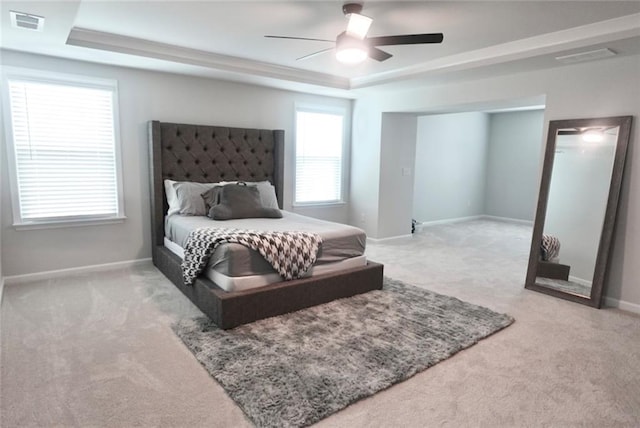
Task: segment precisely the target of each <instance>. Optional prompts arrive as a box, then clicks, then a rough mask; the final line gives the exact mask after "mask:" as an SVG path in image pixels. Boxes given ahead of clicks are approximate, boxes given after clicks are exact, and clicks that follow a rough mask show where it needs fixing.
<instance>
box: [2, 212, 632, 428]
mask: <svg viewBox="0 0 640 428" xmlns="http://www.w3.org/2000/svg"><path fill="white" fill-rule="evenodd" d="M529 239H530V229H529V228H527V227H525V226H520V225H511V224H506V223H498V222H489V221H473V222H467V223H462V224H456V225H441V226H435V227H431V228H428V229H426V230H424V231H422V232H421V233H420V234H419V235H418V236H415V237H413V238H411V239H407V240H406V242H404V243H394V244H385V245H382V244H377V245H371V246H370V247H369V249H368V251H367V253H368V256H369V257H370V258H371V259H372V260H376V261H380V262H382V263H384V264H385V274H386V275H387V276H390V277H393V278H397V279H400V280H403V281H406V282H409V283H412V284H414V285H418V286H421V287H425V288H428V289H430V290H432V291H435V292H438V293H442V294H448V295H451V296H455V297H458V298H460V299H463V300H466V301H468V302H471V303H475V304H479V305H483V306H486V307H488V308H491V309H493V310H495V311H498V312H506V313H509V314H511V315H513V316H514V317H515V318H516V320H517V321H516V323H515V324H513V325H512V326H511V327H510V328H508V329H506V330H505V331H503V332H501V333H500V334H498V335H495V336H492V337H490V338H489V339H487V340H484V341H482V342H480V343H479V344H477V345H476V346H474V347H472V348H470V349H467V350H465V351H462V352H460V353H459V354H457V355H456V356H454V357H453V358H450V359H448V360H446V361H444V362H442V363H440V364H438V365H436V366H434V367H432V368H430V369H429V370H427V371H425V372H423V373H420V374H418V375H416V376H414V377H412V378H411V379H409V380H407V381H405V382H403V383H401V384H397V385H395V386H393V387H391V388H389V389H388V390H385V391H382V392H380V393H378V394H376V395H374V396H372V397H370V398H367V399H365V400H362V401H360V402H358V403H356V404H354V405H352V406H349V407H348V408H346V409H345V410H343V411H341V412H339V413H337V414H335V415H332V416H330V417H329V418H327V419H325V420H323V421H321V422H320V423H319V424H318V426H322V427H329V426H339V427H354V426H356V427H365V426H366V427H388V426H404V427H423V426H442V425H445V426H453V427H458V426H487V427H489V426H491V427H495V426H505V427H514V426H517V427H520V426H562V427H566V426H593V427H609V426H621V427H634V426H640V317H637V316H634V315H629V314H625V313H623V312H621V311H618V310H613V309H604V310H595V309H592V308H588V307H586V306H581V305H577V304H574V303H571V302H567V301H563V300H559V299H555V298H553V297H550V296H546V295H543V294H539V293H536V292H533V291H529V290H525V289H524V288H523V287H522V284H523V281H524V276H525V272H526V264H527V256H528V255H527V252H528V249H529ZM196 314H197V310H196V309H195V308H194V307H193V306H192V305H191V304H190V303H189V302H188V300H186V298H184V297H182V295H181V294H180V293H179V291H178V290H177V289H175V288H174V287H173V285H171V284H170V283H169V281H168V280H166V279H165V278H164V277H163V276H162V275H161V274H160V273H159V272H158V271H157V270H155V269H154V268H153V267H150V266H144V267H138V268H133V269H127V270H120V271H112V272H108V273H100V274H97V275H91V276H89V275H79V276H74V277H69V278H64V279H55V280H50V281H39V282H34V283H32V284H22V285H14V286H6V287H5V293H4V299H3V303H2V309H1V314H0V315H1V316H2V319H1V322H0V326H1V329H2V330H1V335H2V338H1V344H2V348H1V354H0V366H1V367H0V370H1V377H0V382H1V384H0V394H1V395H0V426H2V427H5V426H6V427H14V426H53V425H56V426H196V427H200V426H208V427H230V426H233V427H242V426H250V425H249V423H248V421H247V420H246V419H245V417H244V415H243V414H242V412H241V410H240V409H239V408H238V407H236V406H235V405H234V403H233V401H231V399H229V398H228V397H227V396H226V395H225V393H224V391H223V390H222V388H221V387H220V386H219V385H217V384H216V383H215V382H214V381H213V380H212V379H211V378H210V377H209V375H208V374H207V373H206V371H205V370H204V369H203V368H202V367H201V366H200V364H199V363H198V362H197V361H196V360H195V358H194V357H193V355H191V353H190V352H189V351H188V350H187V349H186V347H185V346H184V345H183V344H182V342H181V341H180V340H179V339H178V338H177V337H176V336H175V334H174V333H173V331H172V330H171V328H170V324H171V323H172V322H173V321H174V320H176V319H179V318H181V317H185V316H190V317H191V316H194V315H196Z"/></svg>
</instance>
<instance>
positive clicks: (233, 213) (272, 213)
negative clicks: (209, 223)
mask: <svg viewBox="0 0 640 428" xmlns="http://www.w3.org/2000/svg"><path fill="white" fill-rule="evenodd" d="M211 193H212V194H210V195H207V198H208V199H209V200H210V201H212V202H213V203H214V205H212V206H211V208H210V209H209V213H208V214H207V215H208V216H209V217H210V218H212V219H214V220H231V219H237V218H258V217H262V218H282V213H281V212H280V210H279V209H277V208H267V207H264V206H263V205H262V203H261V201H260V192H259V191H258V187H257V186H247V185H246V184H244V183H238V184H227V185H225V186H221V187H220V188H219V189H217V192H211ZM202 199H203V202H204V200H205V196H204V195H203V197H202ZM215 202H217V203H215Z"/></svg>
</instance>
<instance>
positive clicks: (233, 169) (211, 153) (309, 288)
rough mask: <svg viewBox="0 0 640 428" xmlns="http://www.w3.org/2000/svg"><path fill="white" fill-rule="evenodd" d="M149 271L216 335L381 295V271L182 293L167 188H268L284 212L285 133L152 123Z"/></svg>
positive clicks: (207, 286) (370, 268)
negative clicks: (168, 223) (188, 184)
mask: <svg viewBox="0 0 640 428" xmlns="http://www.w3.org/2000/svg"><path fill="white" fill-rule="evenodd" d="M149 149H150V159H151V167H150V175H151V225H152V245H153V253H152V257H153V264H154V265H155V266H156V267H157V268H158V269H160V271H161V272H162V273H164V274H165V275H166V276H167V278H169V279H170V280H171V281H172V282H173V283H174V284H175V285H176V287H178V288H179V289H180V291H182V293H184V294H185V295H186V296H187V297H188V298H189V299H190V300H191V301H192V302H193V303H194V304H195V305H196V306H197V307H198V308H200V310H202V312H204V313H205V314H206V315H207V316H208V317H209V318H211V320H212V321H213V322H215V323H216V324H217V325H218V326H219V327H220V328H223V329H229V328H233V327H236V326H239V325H241V324H246V323H249V322H253V321H256V320H259V319H263V318H268V317H272V316H276V315H281V314H284V313H287V312H293V311H296V310H299V309H303V308H308V307H310V306H315V305H319V304H322V303H327V302H330V301H332V300H335V299H338V298H343V297H350V296H353V295H356V294H360V293H365V292H367V291H371V290H378V289H381V288H382V271H383V267H382V265H381V264H378V263H373V262H368V263H367V265H366V266H362V267H358V268H354V269H349V270H345V271H341V272H339V273H330V274H325V275H318V276H314V277H311V278H304V279H298V280H293V281H283V282H279V283H276V284H270V285H267V286H264V287H259V288H256V289H252V290H247V291H237V292H228V291H225V290H223V289H221V288H220V287H218V286H217V285H216V284H215V283H213V282H212V281H211V280H209V279H208V278H205V277H199V278H197V279H196V281H195V284H194V285H193V286H187V285H185V284H184V281H183V279H182V269H181V267H180V265H181V260H180V258H179V257H178V256H177V255H175V254H174V253H172V252H171V251H170V250H169V249H168V248H166V247H165V246H164V236H165V233H164V216H165V213H166V212H167V209H168V205H167V200H166V197H165V195H164V180H165V179H170V180H176V181H196V182H208V183H212V182H219V181H233V180H242V181H263V180H268V181H270V182H271V183H272V184H273V185H274V187H275V188H276V195H277V198H278V204H279V206H280V208H282V189H283V165H284V131H283V130H264V129H245V128H228V127H220V126H202V125H187V124H176V123H163V122H158V121H151V122H149Z"/></svg>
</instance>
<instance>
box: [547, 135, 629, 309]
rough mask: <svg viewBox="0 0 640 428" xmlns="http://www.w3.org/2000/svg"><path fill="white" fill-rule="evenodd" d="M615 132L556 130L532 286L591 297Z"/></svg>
mask: <svg viewBox="0 0 640 428" xmlns="http://www.w3.org/2000/svg"><path fill="white" fill-rule="evenodd" d="M619 129H620V128H619V126H591V127H586V128H564V129H559V130H558V131H557V133H556V136H555V154H554V157H553V167H552V172H551V181H550V185H549V194H548V199H547V208H546V215H545V222H544V228H543V235H542V242H541V245H540V254H539V257H538V268H537V270H536V280H535V281H536V283H537V284H539V285H543V286H546V287H550V288H554V289H557V290H559V291H563V292H567V293H571V294H575V295H579V296H584V297H587V298H588V297H589V296H591V286H592V279H593V277H594V271H595V266H596V260H597V256H598V247H599V244H600V236H601V233H602V229H603V224H604V219H605V213H606V210H607V201H608V198H609V186H610V183H611V176H612V172H613V165H614V159H615V153H616V146H617V141H618V135H619Z"/></svg>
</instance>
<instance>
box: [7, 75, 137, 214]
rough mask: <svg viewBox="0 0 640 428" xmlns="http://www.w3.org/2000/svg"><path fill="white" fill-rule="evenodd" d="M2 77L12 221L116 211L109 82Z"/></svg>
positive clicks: (113, 93)
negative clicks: (6, 115)
mask: <svg viewBox="0 0 640 428" xmlns="http://www.w3.org/2000/svg"><path fill="white" fill-rule="evenodd" d="M4 83H5V85H6V90H4V91H3V92H5V93H6V96H5V111H8V118H9V120H8V121H7V123H8V124H9V125H10V126H8V127H7V128H8V129H7V134H8V135H7V141H8V144H7V147H8V152H9V156H8V157H9V165H10V170H11V173H12V174H11V179H12V181H11V184H12V201H13V212H14V223H15V225H16V226H20V225H39V224H48V223H69V222H77V221H104V220H111V219H122V218H124V212H123V206H122V205H123V204H122V197H121V194H122V192H121V180H120V161H119V150H118V136H117V129H118V128H117V123H116V118H117V114H116V112H117V86H116V82H114V81H104V80H99V81H98V80H95V79H91V80H89V79H86V78H78V77H70V76H61V75H50V74H43V73H40V72H35V71H29V70H17V71H15V72H11V71H9V72H7V73H6V75H5V79H4ZM6 107H8V108H6Z"/></svg>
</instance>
